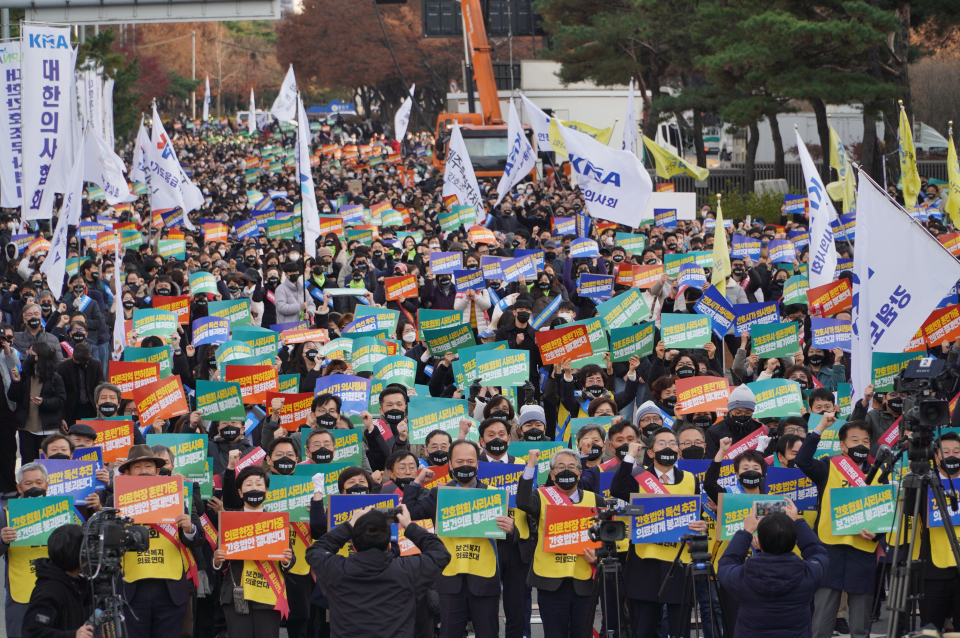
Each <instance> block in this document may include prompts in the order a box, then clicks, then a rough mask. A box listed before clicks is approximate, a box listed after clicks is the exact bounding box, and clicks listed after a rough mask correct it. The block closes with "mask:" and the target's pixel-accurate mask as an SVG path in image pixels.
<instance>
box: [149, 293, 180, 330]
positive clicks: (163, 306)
mask: <svg viewBox="0 0 960 638" xmlns="http://www.w3.org/2000/svg"><path fill="white" fill-rule="evenodd" d="M150 305H151V306H152V307H153V308H155V309H156V310H167V311H170V312H172V313H175V314H176V315H177V322H178V323H179V324H180V325H182V326H185V325H187V324H189V323H190V295H182V296H180V297H162V296H159V297H158V296H157V295H154V296H153V297H151V299H150Z"/></svg>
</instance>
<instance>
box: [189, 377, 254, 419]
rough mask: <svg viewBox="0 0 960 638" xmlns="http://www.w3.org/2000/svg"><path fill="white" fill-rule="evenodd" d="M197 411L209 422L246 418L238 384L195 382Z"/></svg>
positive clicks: (230, 382) (228, 382) (229, 382)
mask: <svg viewBox="0 0 960 638" xmlns="http://www.w3.org/2000/svg"><path fill="white" fill-rule="evenodd" d="M197 410H199V411H200V412H201V413H203V417H204V418H205V419H208V420H210V421H243V420H244V419H246V418H247V413H246V411H245V410H244V409H243V395H242V394H241V393H240V384H239V383H234V382H232V381H200V380H197Z"/></svg>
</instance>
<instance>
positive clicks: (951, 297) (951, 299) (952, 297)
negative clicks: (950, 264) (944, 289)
mask: <svg viewBox="0 0 960 638" xmlns="http://www.w3.org/2000/svg"><path fill="white" fill-rule="evenodd" d="M957 292H958V290H957V284H953V288H951V289H950V292H949V293H947V296H946V297H944V298H943V299H941V300H940V303H939V304H937V309H940V308H946V307H947V306H952V305H953V304H955V303H957V299H958V298H960V295H958V294H957Z"/></svg>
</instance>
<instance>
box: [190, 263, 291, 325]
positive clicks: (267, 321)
mask: <svg viewBox="0 0 960 638" xmlns="http://www.w3.org/2000/svg"><path fill="white" fill-rule="evenodd" d="M279 286H280V269H279V268H277V267H275V266H271V267H268V268H267V269H266V272H265V273H264V278H263V282H262V286H261V288H262V290H261V292H262V295H263V299H262V303H263V319H262V320H261V322H260V325H262V326H272V325H274V324H276V323H277V306H276V303H275V302H276V295H277V288H278V287H279ZM205 315H206V303H204V316H205Z"/></svg>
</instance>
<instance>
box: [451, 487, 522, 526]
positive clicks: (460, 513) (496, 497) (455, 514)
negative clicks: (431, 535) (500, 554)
mask: <svg viewBox="0 0 960 638" xmlns="http://www.w3.org/2000/svg"><path fill="white" fill-rule="evenodd" d="M508 503H509V500H508V498H507V490H491V489H486V490H465V489H461V488H459V487H441V488H439V489H438V490H437V518H436V520H437V536H455V537H459V538H506V532H504V531H503V530H502V529H500V528H499V527H497V517H498V516H506V515H507V505H508Z"/></svg>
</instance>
